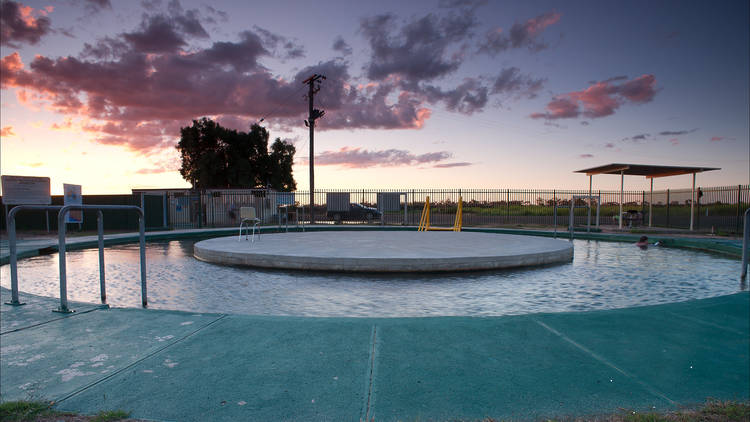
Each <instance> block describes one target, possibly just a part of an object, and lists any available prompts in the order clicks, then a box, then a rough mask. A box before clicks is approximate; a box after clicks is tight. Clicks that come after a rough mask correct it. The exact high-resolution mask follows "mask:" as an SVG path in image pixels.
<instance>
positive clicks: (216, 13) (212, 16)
mask: <svg viewBox="0 0 750 422" xmlns="http://www.w3.org/2000/svg"><path fill="white" fill-rule="evenodd" d="M205 7H206V17H205V19H206V22H208V23H212V24H216V23H217V20H218V22H227V21H229V15H228V14H227V12H224V11H222V10H218V9H215V8H213V7H211V6H205Z"/></svg>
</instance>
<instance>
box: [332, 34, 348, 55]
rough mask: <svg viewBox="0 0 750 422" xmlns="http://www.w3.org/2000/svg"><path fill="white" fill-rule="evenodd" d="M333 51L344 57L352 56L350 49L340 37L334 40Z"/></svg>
mask: <svg viewBox="0 0 750 422" xmlns="http://www.w3.org/2000/svg"><path fill="white" fill-rule="evenodd" d="M333 49H334V51H338V52H339V53H341V54H343V55H344V56H350V55H351V54H352V47H351V46H350V45H349V44H348V43H347V42H346V41H344V39H343V38H342V37H341V36H338V37H336V39H335V40H334V41H333Z"/></svg>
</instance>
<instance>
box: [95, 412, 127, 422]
mask: <svg viewBox="0 0 750 422" xmlns="http://www.w3.org/2000/svg"><path fill="white" fill-rule="evenodd" d="M129 416H130V412H126V411H124V410H107V411H101V412H99V413H98V414H97V415H96V416H94V418H93V419H91V422H110V421H119V420H122V419H127V418H128V417H129Z"/></svg>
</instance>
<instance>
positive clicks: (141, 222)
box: [138, 209, 148, 308]
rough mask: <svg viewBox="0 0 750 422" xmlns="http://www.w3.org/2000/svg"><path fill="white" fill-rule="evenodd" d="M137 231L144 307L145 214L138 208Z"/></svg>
mask: <svg viewBox="0 0 750 422" xmlns="http://www.w3.org/2000/svg"><path fill="white" fill-rule="evenodd" d="M138 232H139V233H138V234H139V243H140V250H141V304H142V305H143V307H144V308H145V307H146V306H147V305H148V296H147V292H146V216H145V214H144V213H143V209H141V210H140V219H139V220H138Z"/></svg>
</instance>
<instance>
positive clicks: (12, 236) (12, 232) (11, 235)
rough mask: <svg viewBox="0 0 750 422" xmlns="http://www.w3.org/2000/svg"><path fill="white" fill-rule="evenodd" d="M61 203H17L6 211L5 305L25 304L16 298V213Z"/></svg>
mask: <svg viewBox="0 0 750 422" xmlns="http://www.w3.org/2000/svg"><path fill="white" fill-rule="evenodd" d="M61 208H62V205H18V206H15V207H13V208H11V210H10V212H8V253H9V254H10V256H9V259H10V302H5V303H6V305H14V306H20V305H25V303H21V302H20V301H19V300H18V251H17V249H16V214H18V213H19V212H21V211H24V210H43V211H54V210H59V209H61Z"/></svg>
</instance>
